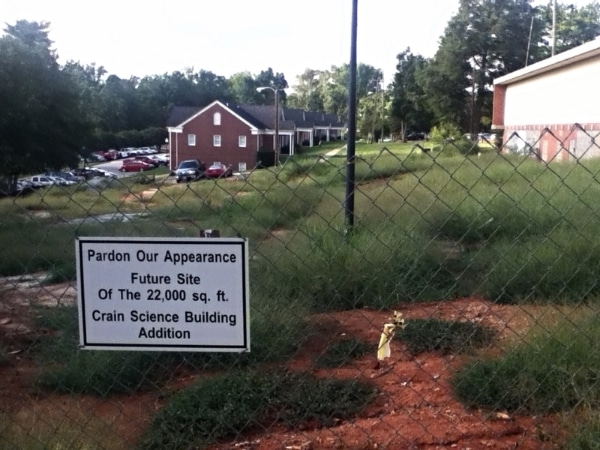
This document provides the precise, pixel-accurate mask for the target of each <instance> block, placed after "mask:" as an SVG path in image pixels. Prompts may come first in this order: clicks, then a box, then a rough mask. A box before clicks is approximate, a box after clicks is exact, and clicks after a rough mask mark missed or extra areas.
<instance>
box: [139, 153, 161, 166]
mask: <svg viewBox="0 0 600 450" xmlns="http://www.w3.org/2000/svg"><path fill="white" fill-rule="evenodd" d="M135 159H136V160H138V161H144V162H145V163H146V164H150V165H151V166H152V167H158V163H157V162H156V161H154V160H153V159H152V158H150V157H149V156H143V155H138V156H136V157H135Z"/></svg>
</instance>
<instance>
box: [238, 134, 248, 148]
mask: <svg viewBox="0 0 600 450" xmlns="http://www.w3.org/2000/svg"><path fill="white" fill-rule="evenodd" d="M245 146H246V136H238V147H245Z"/></svg>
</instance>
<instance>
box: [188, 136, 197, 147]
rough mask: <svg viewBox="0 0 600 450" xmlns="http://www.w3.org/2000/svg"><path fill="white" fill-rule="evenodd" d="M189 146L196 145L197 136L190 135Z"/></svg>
mask: <svg viewBox="0 0 600 450" xmlns="http://www.w3.org/2000/svg"><path fill="white" fill-rule="evenodd" d="M188 145H196V135H195V134H188Z"/></svg>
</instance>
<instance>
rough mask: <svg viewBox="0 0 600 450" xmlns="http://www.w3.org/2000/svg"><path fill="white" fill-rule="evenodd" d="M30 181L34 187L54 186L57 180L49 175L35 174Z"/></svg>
mask: <svg viewBox="0 0 600 450" xmlns="http://www.w3.org/2000/svg"><path fill="white" fill-rule="evenodd" d="M29 181H31V184H32V186H33V187H34V188H42V187H48V186H53V185H54V183H55V180H54V179H53V178H52V177H50V176H48V175H34V176H32V177H31V178H30V180H29Z"/></svg>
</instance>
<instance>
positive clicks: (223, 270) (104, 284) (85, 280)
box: [76, 237, 250, 352]
mask: <svg viewBox="0 0 600 450" xmlns="http://www.w3.org/2000/svg"><path fill="white" fill-rule="evenodd" d="M76 255H77V287H78V289H77V292H78V294H77V295H78V303H79V340H80V345H81V348H84V349H102V350H165V351H176V350H179V351H205V352H208V351H210V352H244V351H249V350H250V311H249V304H250V302H249V283H248V247H247V241H246V240H245V239H242V238H109V237H106V238H105V237H79V238H78V239H77V240H76Z"/></svg>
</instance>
